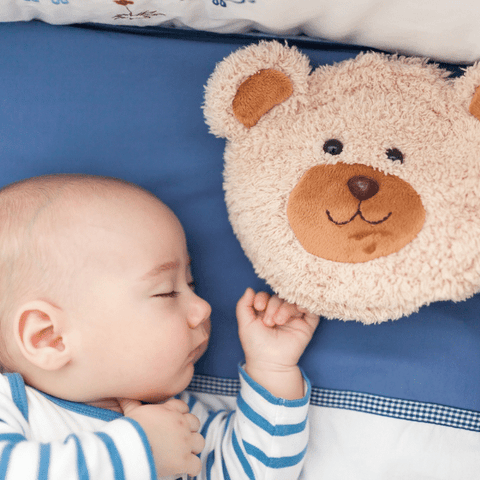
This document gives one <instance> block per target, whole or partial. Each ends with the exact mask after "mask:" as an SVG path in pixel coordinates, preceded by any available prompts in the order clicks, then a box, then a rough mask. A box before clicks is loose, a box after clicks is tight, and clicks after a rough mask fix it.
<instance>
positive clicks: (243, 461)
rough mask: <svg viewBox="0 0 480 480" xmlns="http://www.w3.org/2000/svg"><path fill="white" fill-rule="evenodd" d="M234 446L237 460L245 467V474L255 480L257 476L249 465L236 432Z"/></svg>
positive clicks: (233, 438) (233, 433)
mask: <svg viewBox="0 0 480 480" xmlns="http://www.w3.org/2000/svg"><path fill="white" fill-rule="evenodd" d="M232 445H233V450H234V451H235V454H236V455H237V458H238V460H239V461H240V463H241V465H242V467H243V471H244V472H245V474H246V475H247V477H248V478H249V479H250V480H255V475H254V474H253V470H252V467H251V466H250V464H249V463H248V460H247V459H246V457H245V455H244V454H243V452H242V448H241V447H240V445H239V443H238V440H237V436H236V435H235V432H232Z"/></svg>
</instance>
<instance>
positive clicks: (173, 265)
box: [141, 260, 180, 280]
mask: <svg viewBox="0 0 480 480" xmlns="http://www.w3.org/2000/svg"><path fill="white" fill-rule="evenodd" d="M179 267H180V262H179V261H178V260H177V261H174V262H166V263H162V264H161V265H156V266H155V267H153V268H152V269H151V270H150V271H149V272H147V273H146V274H145V275H143V277H142V278H141V280H148V279H149V278H152V277H156V276H157V275H160V274H161V273H162V272H166V271H168V270H175V269H177V268H179Z"/></svg>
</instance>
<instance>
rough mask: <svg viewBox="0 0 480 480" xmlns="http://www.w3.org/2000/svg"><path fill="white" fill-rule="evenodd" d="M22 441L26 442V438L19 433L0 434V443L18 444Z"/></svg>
mask: <svg viewBox="0 0 480 480" xmlns="http://www.w3.org/2000/svg"><path fill="white" fill-rule="evenodd" d="M24 440H26V438H25V437H24V436H23V435H22V434H21V433H0V442H4V441H6V442H13V443H18V442H23V441H24ZM0 478H1V477H0Z"/></svg>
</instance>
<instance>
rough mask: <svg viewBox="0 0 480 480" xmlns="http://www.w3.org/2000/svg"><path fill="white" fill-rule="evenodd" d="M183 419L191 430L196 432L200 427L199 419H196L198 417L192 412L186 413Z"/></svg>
mask: <svg viewBox="0 0 480 480" xmlns="http://www.w3.org/2000/svg"><path fill="white" fill-rule="evenodd" d="M185 420H186V422H187V424H188V427H189V428H190V431H191V432H198V430H199V429H200V420H199V419H198V417H196V416H195V415H193V414H192V413H186V414H185Z"/></svg>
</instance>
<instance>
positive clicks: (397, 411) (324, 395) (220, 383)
mask: <svg viewBox="0 0 480 480" xmlns="http://www.w3.org/2000/svg"><path fill="white" fill-rule="evenodd" d="M239 389H240V381H239V380H238V379H232V378H218V377H211V376H208V375H194V377H193V380H192V382H191V383H190V385H189V387H188V390H189V391H190V392H199V393H210V394H214V395H226V396H236V395H237V393H238V391H239ZM311 404H312V405H314V406H317V407H327V408H341V409H345V410H354V411H357V412H363V413H370V414H373V415H381V416H385V417H390V418H397V419H401V420H409V421H413V422H422V423H431V424H434V425H441V426H444V427H452V428H460V429H463V430H470V431H474V432H480V412H475V411H472V410H464V409H461V408H453V407H446V406H444V405H436V404H434V403H422V402H415V401H411V400H401V399H397V398H388V397H382V396H379V395H371V394H368V393H358V392H349V391H341V390H328V389H323V388H318V387H313V388H312V397H311Z"/></svg>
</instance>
